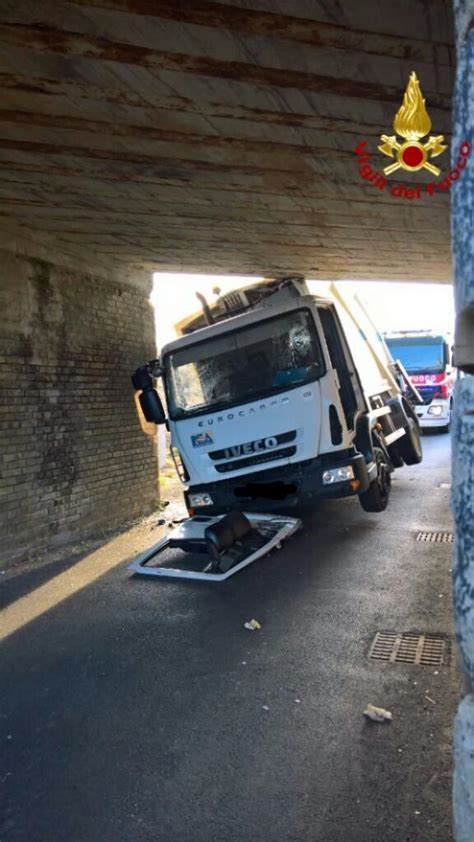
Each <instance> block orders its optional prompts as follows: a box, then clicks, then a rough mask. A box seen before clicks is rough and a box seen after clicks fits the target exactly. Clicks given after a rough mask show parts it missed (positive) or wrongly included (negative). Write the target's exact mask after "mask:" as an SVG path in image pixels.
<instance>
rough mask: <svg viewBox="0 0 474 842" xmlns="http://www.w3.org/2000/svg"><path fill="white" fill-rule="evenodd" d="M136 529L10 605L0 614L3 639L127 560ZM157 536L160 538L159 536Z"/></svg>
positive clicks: (134, 544) (1, 638)
mask: <svg viewBox="0 0 474 842" xmlns="http://www.w3.org/2000/svg"><path fill="white" fill-rule="evenodd" d="M133 532H134V530H132V532H128V533H125V534H124V535H119V536H118V537H117V538H114V539H113V540H112V541H109V542H108V543H107V544H105V545H104V546H102V547H100V548H99V549H98V550H95V551H94V552H93V553H90V555H88V556H86V557H85V558H83V559H81V561H78V562H76V564H74V565H73V566H72V567H70V568H69V569H68V570H66V571H64V572H63V573H59V574H58V575H57V576H55V577H54V579H51V580H50V581H49V582H46V583H45V584H44V585H40V587H39V588H36V590H34V591H32V592H31V593H29V594H27V595H26V596H23V597H20V599H17V600H16V602H13V603H12V604H11V605H9V606H7V608H5V609H4V610H3V611H2V612H1V615H0V641H2V640H5V639H6V638H7V637H9V636H10V635H12V634H14V633H15V632H16V631H18V629H21V628H22V627H23V626H26V625H27V624H28V623H31V622H32V621H33V620H36V619H37V617H40V616H41V615H42V614H45V613H46V612H47V611H50V610H51V608H55V607H56V605H59V604H60V603H61V602H63V601H64V600H65V599H68V598H69V597H70V596H73V595H74V594H76V593H78V591H81V590H83V588H86V587H87V586H88V585H90V584H92V582H95V581H96V580H97V579H100V577H101V576H104V574H105V573H107V572H108V571H109V570H112V569H113V568H114V567H117V566H118V565H119V564H124V563H125V561H127V559H129V558H130V555H135V554H136V545H137V540H139V539H134V540H133V547H131V546H130V539H131V538H133V537H134V536H133ZM154 535H156V533H154ZM154 540H155V541H156V540H157V539H156V537H154Z"/></svg>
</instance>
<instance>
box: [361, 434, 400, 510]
mask: <svg viewBox="0 0 474 842" xmlns="http://www.w3.org/2000/svg"><path fill="white" fill-rule="evenodd" d="M374 457H375V464H376V465H377V476H376V477H375V479H373V480H372V482H371V483H370V485H369V487H368V489H367V491H364V492H363V493H362V494H359V500H360V505H361V506H362V508H363V509H364V511H365V512H383V511H385V509H386V508H387V506H388V498H389V496H390V488H391V485H392V480H391V477H390V468H389V466H388V465H387V463H386V461H385V455H384V452H383V450H381V448H380V447H374Z"/></svg>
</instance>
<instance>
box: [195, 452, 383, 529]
mask: <svg viewBox="0 0 474 842" xmlns="http://www.w3.org/2000/svg"><path fill="white" fill-rule="evenodd" d="M347 466H351V467H352V470H353V473H354V477H353V479H350V480H343V481H339V482H333V483H331V484H330V485H325V484H324V483H323V474H324V473H325V472H326V471H329V470H331V469H334V468H341V467H347ZM368 486H369V476H368V473H367V465H366V463H365V460H364V457H363V456H362V455H361V454H360V453H356V452H355V451H354V449H351V450H345V451H339V452H337V453H334V454H324V455H323V456H317V457H316V458H315V459H309V460H306V461H305V462H298V463H295V464H291V465H284V466H283V467H279V468H273V469H272V468H270V469H267V470H265V471H258V472H256V473H252V474H246V475H245V476H240V477H232V478H231V479H226V480H220V481H219V482H211V483H206V484H202V485H193V486H190V487H189V488H188V489H187V490H186V491H185V494H184V497H185V501H186V505H187V507H188V511H192V512H193V513H195V514H210V515H213V514H224V513H225V512H230V511H232V510H235V509H237V510H239V511H246V512H248V511H252V512H258V511H260V512H261V511H265V512H282V511H288V509H291V508H294V507H297V506H302V505H305V504H308V503H311V501H312V500H316V499H318V498H321V497H350V496H353V495H355V494H360V493H361V492H362V491H366V490H367V488H368ZM195 494H206V495H208V496H209V498H210V500H212V503H209V505H205V506H204V505H199V506H196V505H192V504H191V502H190V500H189V497H190V495H195Z"/></svg>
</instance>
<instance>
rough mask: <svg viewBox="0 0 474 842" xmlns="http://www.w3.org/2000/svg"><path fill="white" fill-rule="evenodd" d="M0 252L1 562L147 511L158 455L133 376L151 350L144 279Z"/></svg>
mask: <svg viewBox="0 0 474 842" xmlns="http://www.w3.org/2000/svg"><path fill="white" fill-rule="evenodd" d="M0 260H1V264H0V265H1V267H2V268H1V274H0V313H1V319H0V393H1V398H0V400H1V402H0V550H1V552H0V565H2V564H5V563H6V562H9V561H12V560H16V561H22V560H24V559H27V558H32V557H35V556H37V555H39V554H40V553H42V552H44V551H45V550H46V549H48V548H51V547H54V546H57V545H59V544H61V543H65V542H67V541H70V540H76V539H80V538H84V537H91V536H95V535H100V534H101V533H102V531H103V530H104V529H108V528H109V527H119V526H122V525H123V524H124V523H125V522H126V521H127V520H130V519H131V518H133V517H135V516H137V515H141V514H142V513H144V512H149V511H150V510H152V508H153V507H154V506H155V505H156V501H157V465H156V453H155V448H154V444H153V442H152V441H151V440H150V439H148V438H146V437H145V436H143V434H142V433H141V430H140V427H139V424H138V420H137V417H136V413H135V408H134V402H133V389H132V386H131V382H130V374H131V373H132V372H133V370H134V368H135V367H136V366H137V365H138V364H141V363H143V362H144V361H146V360H147V359H150V358H152V357H153V356H154V355H155V345H154V325H153V311H152V308H151V306H150V304H149V302H148V297H149V293H150V285H151V278H150V279H149V280H146V279H145V280H142V281H141V282H140V283H138V284H135V285H134V286H131V285H129V284H126V283H124V282H123V281H122V282H117V283H114V282H113V281H110V282H109V281H108V280H107V279H104V277H99V276H94V275H92V274H86V273H85V272H84V271H82V270H80V271H74V270H71V269H68V268H65V267H62V266H59V265H53V264H51V263H48V262H46V261H44V260H38V259H34V258H31V257H25V256H18V255H15V254H13V253H11V252H7V251H4V252H0Z"/></svg>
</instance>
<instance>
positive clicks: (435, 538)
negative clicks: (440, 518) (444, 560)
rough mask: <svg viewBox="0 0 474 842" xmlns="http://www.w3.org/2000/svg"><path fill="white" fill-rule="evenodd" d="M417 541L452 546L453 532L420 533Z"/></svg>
mask: <svg viewBox="0 0 474 842" xmlns="http://www.w3.org/2000/svg"><path fill="white" fill-rule="evenodd" d="M416 540H417V541H423V542H424V543H425V544H452V543H453V533H452V532H419V533H418V535H417V536H416Z"/></svg>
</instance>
